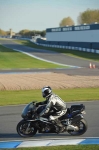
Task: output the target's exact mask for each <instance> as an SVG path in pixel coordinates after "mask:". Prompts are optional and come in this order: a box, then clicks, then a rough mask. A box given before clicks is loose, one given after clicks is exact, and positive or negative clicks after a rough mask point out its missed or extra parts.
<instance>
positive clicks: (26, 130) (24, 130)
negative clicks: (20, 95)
mask: <svg viewBox="0 0 99 150" xmlns="http://www.w3.org/2000/svg"><path fill="white" fill-rule="evenodd" d="M16 130H17V133H18V134H19V135H20V136H22V137H32V136H34V135H35V134H36V132H37V129H36V128H35V127H33V126H31V125H30V122H29V121H26V120H21V121H20V122H19V123H18V124H17V127H16Z"/></svg>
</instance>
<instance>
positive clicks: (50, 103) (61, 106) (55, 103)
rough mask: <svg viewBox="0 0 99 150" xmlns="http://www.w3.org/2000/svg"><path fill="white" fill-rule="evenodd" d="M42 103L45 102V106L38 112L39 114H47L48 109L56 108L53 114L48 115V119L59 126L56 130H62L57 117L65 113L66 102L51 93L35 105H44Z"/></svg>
mask: <svg viewBox="0 0 99 150" xmlns="http://www.w3.org/2000/svg"><path fill="white" fill-rule="evenodd" d="M44 104H46V107H45V109H44V110H43V111H42V112H41V113H40V114H39V116H42V115H44V114H47V113H48V112H49V111H50V109H54V110H56V111H55V113H54V114H53V115H50V116H49V120H50V121H52V122H53V123H54V124H55V125H56V126H58V127H59V129H58V131H57V132H62V130H63V125H62V124H61V122H60V120H59V119H58V118H60V117H61V116H63V115H64V114H65V113H66V111H67V107H66V103H65V102H64V101H63V100H62V99H61V98H60V97H59V96H58V95H55V94H51V95H50V96H49V97H47V98H46V100H45V101H43V102H39V103H37V105H44Z"/></svg>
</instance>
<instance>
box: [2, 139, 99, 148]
mask: <svg viewBox="0 0 99 150" xmlns="http://www.w3.org/2000/svg"><path fill="white" fill-rule="evenodd" d="M89 144H99V138H82V139H56V140H53V139H52V140H50V139H49V140H46V139H44V140H31V141H2V142H0V148H21V147H41V146H59V145H89Z"/></svg>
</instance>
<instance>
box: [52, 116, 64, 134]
mask: <svg viewBox="0 0 99 150" xmlns="http://www.w3.org/2000/svg"><path fill="white" fill-rule="evenodd" d="M54 124H55V127H56V132H57V133H61V132H63V131H64V129H65V126H63V125H62V123H61V121H60V120H59V119H55V120H54Z"/></svg>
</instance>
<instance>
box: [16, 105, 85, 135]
mask: <svg viewBox="0 0 99 150" xmlns="http://www.w3.org/2000/svg"><path fill="white" fill-rule="evenodd" d="M44 108H45V105H43V106H39V107H36V102H31V103H29V104H28V105H26V107H25V108H24V109H23V111H22V115H21V116H22V118H23V119H22V120H21V121H20V122H19V123H18V124H17V128H16V129H17V133H18V134H19V135H20V136H22V137H31V136H34V135H35V134H36V133H37V132H38V133H57V132H56V126H55V125H54V124H53V123H52V122H50V121H49V120H48V117H49V115H53V113H55V111H56V110H54V109H53V110H50V112H49V113H48V114H47V115H44V116H42V117H38V116H39V113H40V112H41V111H42V110H43V109H44ZM85 113H86V112H85V106H84V105H83V104H80V105H71V107H70V108H67V112H66V114H65V115H63V116H62V117H60V118H59V119H60V121H61V123H62V124H63V126H65V129H64V131H63V132H68V133H69V134H71V135H73V136H78V135H82V134H84V133H85V132H86V130H87V122H86V120H85V119H84V117H83V114H85Z"/></svg>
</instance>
